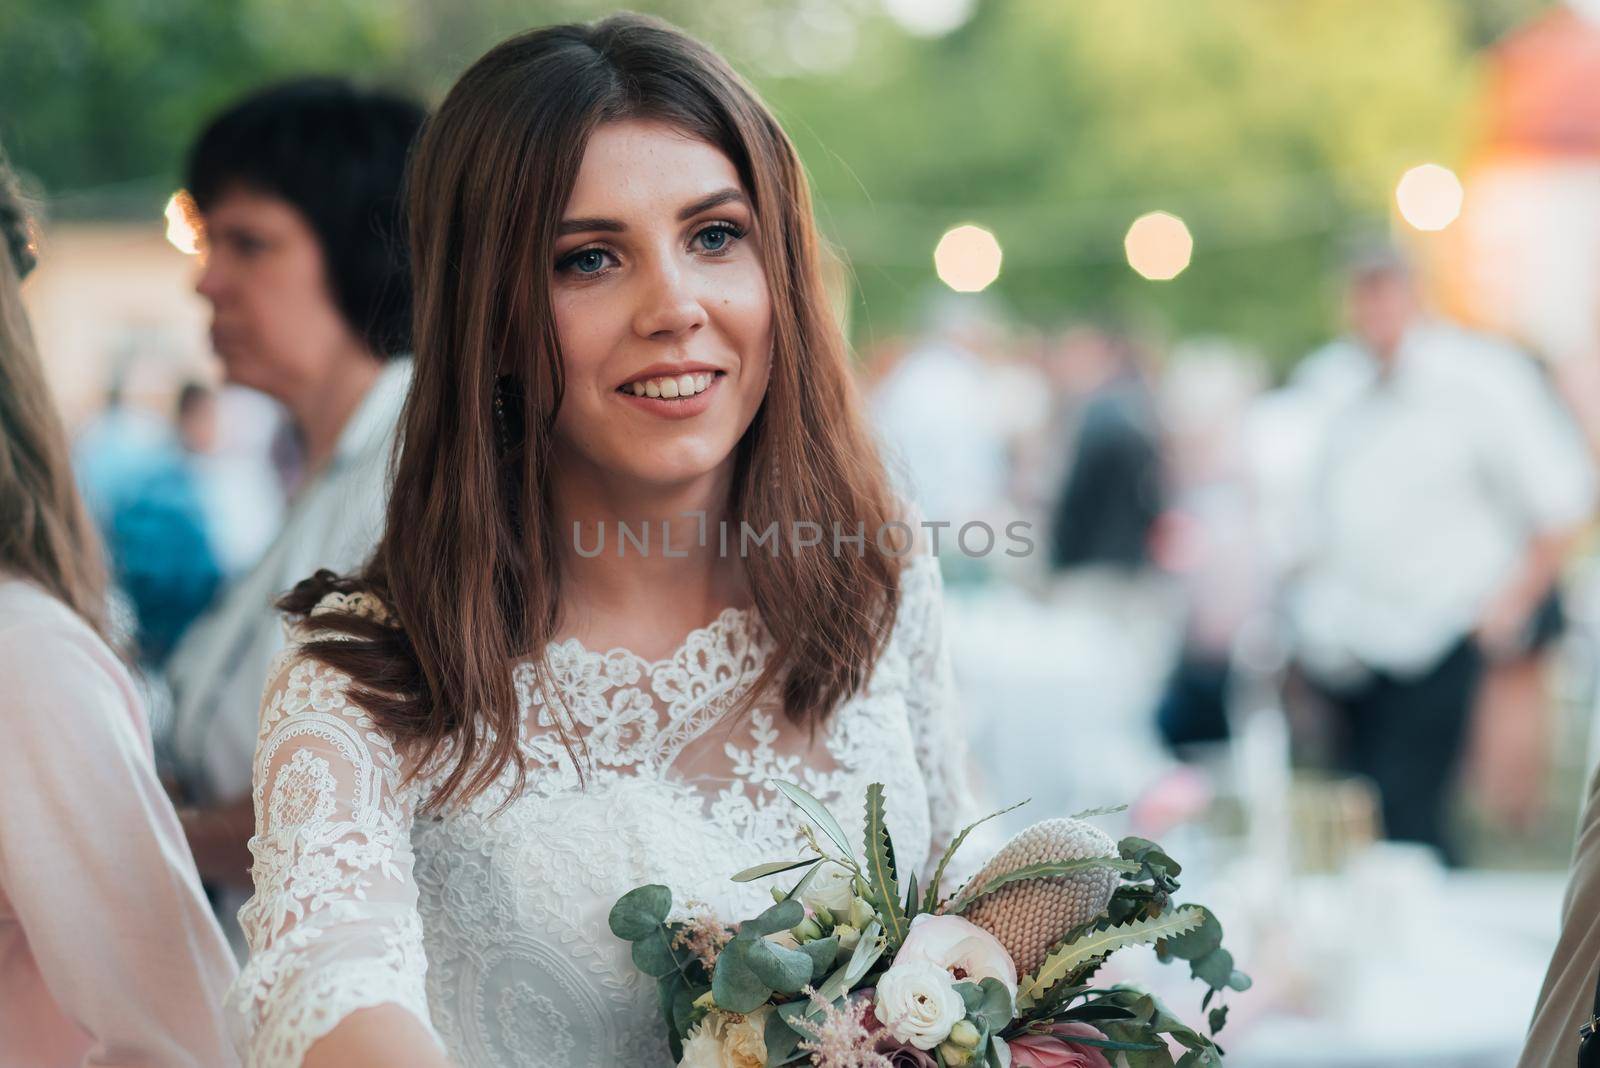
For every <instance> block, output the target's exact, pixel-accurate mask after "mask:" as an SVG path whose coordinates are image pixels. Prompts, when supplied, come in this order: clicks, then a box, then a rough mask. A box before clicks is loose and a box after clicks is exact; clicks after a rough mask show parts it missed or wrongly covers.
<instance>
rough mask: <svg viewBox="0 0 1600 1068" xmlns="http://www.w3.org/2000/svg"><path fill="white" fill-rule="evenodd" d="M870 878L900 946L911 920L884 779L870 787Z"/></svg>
mask: <svg viewBox="0 0 1600 1068" xmlns="http://www.w3.org/2000/svg"><path fill="white" fill-rule="evenodd" d="M866 837H867V841H866V846H867V853H866V857H867V867H866V872H867V882H868V884H869V885H870V886H871V887H872V897H873V901H872V903H873V905H874V906H876V908H877V910H878V917H879V918H880V919H881V920H882V921H883V931H884V934H885V935H887V936H888V939H889V948H890V949H898V948H900V944H901V943H902V942H904V941H905V939H906V933H907V931H909V930H910V926H911V921H909V920H908V919H906V912H905V909H904V908H902V907H901V905H900V883H899V880H898V877H897V875H896V874H895V869H894V842H893V841H892V840H891V839H890V837H889V827H888V825H887V824H886V823H885V822H884V803H883V783H881V782H875V783H873V784H872V785H870V786H868V787H867V816H866Z"/></svg>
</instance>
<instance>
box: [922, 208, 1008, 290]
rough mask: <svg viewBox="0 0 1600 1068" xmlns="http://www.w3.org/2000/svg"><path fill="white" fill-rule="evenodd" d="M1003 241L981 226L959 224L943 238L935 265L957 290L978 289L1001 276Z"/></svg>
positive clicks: (940, 277)
mask: <svg viewBox="0 0 1600 1068" xmlns="http://www.w3.org/2000/svg"><path fill="white" fill-rule="evenodd" d="M1000 259H1001V256H1000V242H999V241H996V240H995V236H994V235H993V234H991V233H990V232H989V231H987V230H985V229H984V228H983V227H981V226H972V225H970V224H968V225H966V226H958V227H956V228H955V229H953V230H950V231H948V232H946V233H945V235H944V236H943V237H941V238H940V239H939V245H938V247H937V248H935V249H934V250H933V267H934V270H935V271H937V272H938V273H939V281H941V282H943V283H944V284H945V285H947V286H949V287H950V288H951V289H953V290H955V291H956V292H957V293H976V292H978V291H979V290H982V289H986V288H988V286H989V284H990V283H991V282H993V281H994V280H995V279H996V278H999V277H1000Z"/></svg>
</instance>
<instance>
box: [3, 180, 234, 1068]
mask: <svg viewBox="0 0 1600 1068" xmlns="http://www.w3.org/2000/svg"><path fill="white" fill-rule="evenodd" d="M0 237H3V240H0V693H4V694H5V695H6V696H5V702H4V704H3V705H0V730H3V739H4V744H3V745H0V1063H4V1064H7V1065H30V1066H39V1068H68V1066H76V1065H82V1064H97V1065H135V1064H137V1065H154V1064H160V1065H196V1066H201V1065H204V1066H210V1065H223V1064H231V1063H234V1056H233V1053H232V1050H231V1048H230V1046H229V1043H228V1039H227V1036H226V1034H225V1032H224V1025H223V1022H222V1015H221V1003H222V995H223V992H224V991H225V990H226V989H227V986H228V983H229V982H230V981H231V980H232V978H233V975H234V971H235V968H234V963H233V960H232V958H231V957H230V956H229V954H228V947H227V945H226V943H225V942H224V941H223V938H222V934H221V932H220V931H219V930H218V929H217V924H216V921H215V920H214V919H213V918H212V916H211V911H210V909H209V908H208V907H207V904H206V899H205V897H204V896H203V894H202V893H201V889H200V883H199V880H198V878H197V877H196V873H195V869H194V863H193V861H192V860H191V859H190V857H189V851H188V849H187V847H186V846H185V845H184V841H183V833H182V830H181V829H180V828H179V826H178V821H177V818H176V816H175V815H174V813H173V810H172V805H171V803H170V802H169V801H168V800H167V796H166V794H165V793H164V792H163V790H162V788H161V785H160V783H159V781H158V780H157V778H156V773H155V766H154V762H153V759H152V755H151V749H150V735H149V731H148V727H147V725H146V722H145V719H144V710H143V708H142V706H141V705H140V702H139V699H138V696H137V694H136V692H135V689H134V683H133V679H132V678H131V676H130V675H129V672H128V670H127V669H126V668H125V667H124V665H123V663H122V662H121V661H120V660H119V659H118V657H117V655H116V654H115V653H114V652H113V651H112V649H111V647H110V646H109V645H108V643H107V641H106V627H105V619H104V615H105V575H104V573H103V565H102V562H101V557H100V547H99V545H98V544H97V542H96V538H95V537H94V535H93V533H92V530H93V528H92V526H91V524H90V522H89V518H88V516H87V514H86V512H85V509H84V508H83V506H82V504H81V503H80V501H79V497H78V493H77V490H76V489H75V488H74V485H73V476H72V471H71V468H70V466H69V462H68V447H67V440H66V434H65V432H64V430H63V428H62V426H61V424H60V420H59V417H58V416H57V414H56V411H55V407H54V403H53V400H52V398H51V396H50V393H49V390H48V388H47V387H46V384H45V377H44V372H43V369H42V368H41V366H40V364H39V360H38V357H37V355H36V353H35V352H34V350H33V342H32V338H31V336H30V333H29V329H28V324H27V321H26V319H25V317H24V315H23V310H22V297H21V294H20V292H19V275H20V274H22V273H26V271H27V270H28V268H29V267H30V266H32V262H33V260H32V252H31V248H30V245H29V241H28V237H27V235H26V232H25V229H24V227H23V223H22V215H21V210H20V207H19V205H18V202H17V200H16V198H15V195H14V193H13V192H12V188H11V185H10V181H9V177H8V172H7V171H6V170H5V165H4V160H3V158H0Z"/></svg>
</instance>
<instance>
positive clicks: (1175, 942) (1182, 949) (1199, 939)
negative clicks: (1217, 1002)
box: [1161, 905, 1227, 986]
mask: <svg viewBox="0 0 1600 1068" xmlns="http://www.w3.org/2000/svg"><path fill="white" fill-rule="evenodd" d="M1190 907H1191V908H1197V909H1200V911H1202V912H1204V913H1205V921H1204V922H1203V923H1201V924H1200V926H1199V927H1196V928H1195V929H1194V930H1192V931H1190V932H1189V933H1187V934H1181V935H1176V936H1174V937H1172V938H1167V939H1163V940H1162V942H1161V948H1162V949H1164V950H1165V951H1166V952H1168V953H1171V954H1172V955H1173V956H1174V957H1178V958H1180V959H1182V960H1187V961H1197V960H1199V959H1200V958H1202V957H1205V956H1207V955H1208V954H1210V953H1212V952H1214V951H1215V950H1216V949H1217V948H1218V947H1219V946H1221V945H1222V924H1220V923H1218V922H1217V918H1216V916H1214V915H1213V914H1212V912H1211V910H1210V909H1208V908H1206V907H1204V906H1203V905H1192V906H1190ZM1215 985H1217V986H1226V985H1227V982H1226V980H1224V981H1223V982H1221V983H1217V984H1215Z"/></svg>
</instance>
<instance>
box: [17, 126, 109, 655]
mask: <svg viewBox="0 0 1600 1068" xmlns="http://www.w3.org/2000/svg"><path fill="white" fill-rule="evenodd" d="M0 237H3V238H4V240H3V241H0V431H3V433H0V567H4V568H5V569H6V570H8V571H11V572H13V573H15V574H18V575H22V576H23V577H25V578H28V579H30V580H32V581H33V582H35V583H37V584H38V585H39V586H41V587H43V588H44V589H45V590H47V591H49V592H50V593H51V594H54V595H55V596H56V597H57V598H59V599H60V600H61V601H63V602H64V603H65V604H66V605H67V606H68V607H69V608H71V609H72V610H73V611H74V612H76V613H77V614H78V615H79V616H80V617H82V619H83V620H84V621H85V622H86V623H88V624H89V625H90V626H91V627H93V628H94V630H95V631H96V633H98V634H99V635H100V636H101V637H102V638H107V639H108V640H109V634H108V630H107V626H106V618H105V592H106V573H105V561H104V558H103V556H102V554H101V549H100V542H99V539H98V538H97V537H96V536H95V533H94V528H93V527H92V526H91V525H90V522H89V517H88V515H87V514H86V512H85V510H84V507H83V502H82V500H81V499H80V498H79V496H78V490H77V485H76V483H75V482H74V481H73V476H72V465H71V460H70V453H69V450H68V446H67V434H66V429H65V427H64V426H63V425H62V422H61V416H60V414H59V413H58V412H57V410H56V406H55V402H54V400H53V398H52V397H51V394H50V388H49V385H48V384H47V382H46V380H45V374H44V368H43V366H42V365H41V364H40V362H39V354H38V351H37V350H36V349H35V347H34V343H33V333H32V331H31V330H30V329H29V327H28V318H27V314H26V312H25V311H24V309H23V306H22V277H21V276H22V274H23V273H25V272H26V270H27V269H29V268H31V267H32V265H33V258H32V257H33V253H32V244H31V241H30V240H29V235H28V230H27V216H26V213H25V211H24V209H23V205H22V200H21V197H20V195H19V193H18V192H17V186H16V182H15V180H14V179H13V177H12V175H11V172H10V170H9V168H8V166H7V164H6V159H5V155H4V153H3V152H0Z"/></svg>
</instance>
